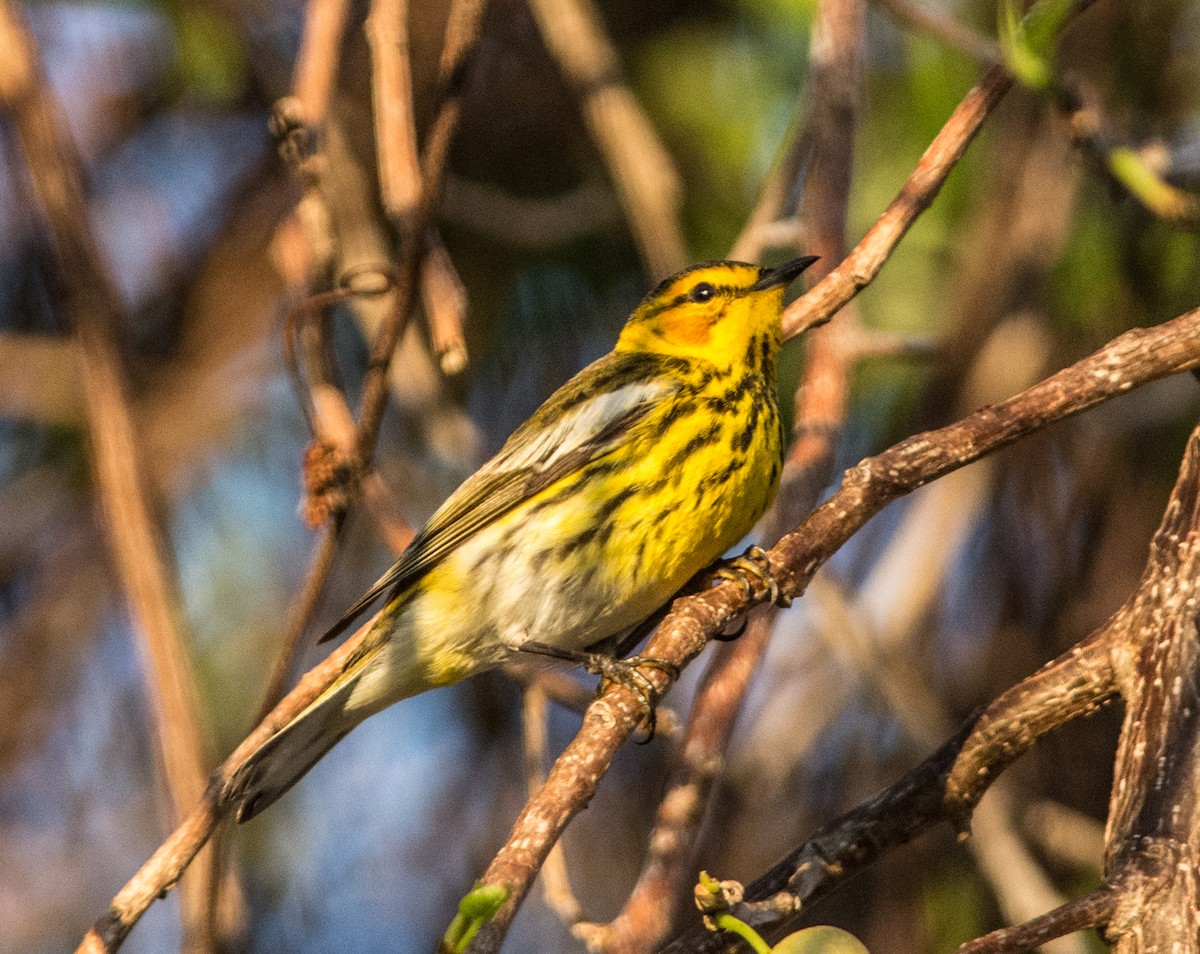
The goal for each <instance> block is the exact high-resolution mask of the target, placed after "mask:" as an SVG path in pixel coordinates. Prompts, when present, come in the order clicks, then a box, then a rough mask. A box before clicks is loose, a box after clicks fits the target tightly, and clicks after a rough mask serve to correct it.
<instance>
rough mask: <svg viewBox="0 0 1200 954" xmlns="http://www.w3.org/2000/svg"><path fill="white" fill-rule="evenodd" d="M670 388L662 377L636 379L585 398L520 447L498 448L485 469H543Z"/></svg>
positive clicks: (672, 386)
mask: <svg viewBox="0 0 1200 954" xmlns="http://www.w3.org/2000/svg"><path fill="white" fill-rule="evenodd" d="M672 390H675V387H674V385H673V384H671V383H669V382H666V381H661V380H659V381H638V382H632V383H630V384H626V385H624V386H623V387H620V388H617V390H615V391H610V392H608V393H607V394H601V395H598V396H597V397H593V398H589V399H588V400H586V401H583V402H582V403H580V404H579V406H578V407H575V408H573V409H572V410H571V411H569V412H568V413H567V414H565V415H564V416H563V419H562V420H561V421H559V422H558V423H557V424H555V425H554V426H553V427H549V428H547V429H546V430H545V431H543V432H542V433H541V434H539V435H538V436H537V437H536V438H535V439H534V440H532V441H530V442H529V443H528V444H526V445H524V446H523V447H517V448H513V450H512V451H511V452H510V453H505V452H504V451H503V450H502V451H501V452H500V454H499V455H497V457H496V458H495V459H494V460H493V461H492V465H493V466H492V467H488V468H487V469H488V470H490V471H492V472H493V473H495V472H500V471H508V470H537V471H541V470H546V469H548V468H549V467H551V466H553V465H554V463H555V462H556V461H558V460H560V459H561V458H563V457H565V456H566V455H567V454H570V453H572V452H573V451H576V450H578V449H579V448H580V447H582V446H583V445H584V444H586V443H587V442H588V441H591V440H594V439H595V437H596V435H597V434H600V433H602V432H603V431H604V428H605V427H607V426H608V425H609V424H611V423H612V422H614V421H617V420H620V418H621V417H623V416H624V415H625V414H627V413H628V412H629V411H631V410H633V409H634V408H636V407H638V406H639V405H642V404H645V403H646V402H647V401H653V400H655V399H657V398H659V397H662V396H663V395H665V394H666V393H667V392H669V391H672Z"/></svg>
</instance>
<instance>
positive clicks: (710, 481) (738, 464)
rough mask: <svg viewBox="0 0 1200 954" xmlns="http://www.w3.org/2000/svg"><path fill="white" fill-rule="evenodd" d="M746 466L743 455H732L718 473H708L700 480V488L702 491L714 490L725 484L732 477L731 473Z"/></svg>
mask: <svg viewBox="0 0 1200 954" xmlns="http://www.w3.org/2000/svg"><path fill="white" fill-rule="evenodd" d="M745 466H746V458H745V455H741V456H734V457H731V458H730V459H729V463H728V464H726V465H725V469H724V470H723V471H721V472H720V473H718V474H709V476H707V477H705V478H704V480H702V481H701V482H700V489H701V490H702V491H704V492H708V491H715V490H717V489H719V488H720V487H723V486H725V484H727V483H729V481H731V480H732V479H733V475H734V474H736V473H737V472H738V471H739V470H741V469H742V468H743V467H745Z"/></svg>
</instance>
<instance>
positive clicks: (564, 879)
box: [521, 682, 583, 924]
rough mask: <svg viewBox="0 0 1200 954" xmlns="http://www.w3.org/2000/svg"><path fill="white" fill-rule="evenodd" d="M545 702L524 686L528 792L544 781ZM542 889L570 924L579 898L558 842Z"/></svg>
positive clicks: (578, 913)
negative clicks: (573, 887)
mask: <svg viewBox="0 0 1200 954" xmlns="http://www.w3.org/2000/svg"><path fill="white" fill-rule="evenodd" d="M548 702H549V698H548V697H547V695H546V693H545V691H544V689H543V688H542V687H541V685H540V684H539V683H537V682H532V683H530V684H529V685H528V686H526V687H525V700H524V706H523V707H522V711H521V725H522V726H524V729H525V780H526V784H527V785H528V788H529V794H530V795H533V793H534V792H536V791H537V790H538V789H539V788H541V787H542V786H543V785H544V784H546V768H545V762H546V751H547V746H548V744H549V743H548V739H547V732H546V721H547V714H548V713H547V709H548V705H547V703H548ZM542 889H543V896H544V897H545V899H546V906H547V907H548V908H550V910H551V911H553V912H554V913H555V914H557V915H558V916H559V918H560V919H561V920H562V922H563V923H564V924H574V923H575V922H576V921H578V920H579V919H580V918H581V917H582V916H583V909H582V907H581V906H580V904H579V899H578V898H576V897H575V892H574V891H572V890H571V879H570V876H569V875H568V873H567V859H566V855H565V854H564V853H563V846H562V842H559V843H557V844H556V845H555V846H554V848H553V850H552V851H551V852H550V854H549V855H547V856H546V863H545V864H544V865H543V866H542Z"/></svg>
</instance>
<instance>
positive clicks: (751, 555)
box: [710, 545, 792, 609]
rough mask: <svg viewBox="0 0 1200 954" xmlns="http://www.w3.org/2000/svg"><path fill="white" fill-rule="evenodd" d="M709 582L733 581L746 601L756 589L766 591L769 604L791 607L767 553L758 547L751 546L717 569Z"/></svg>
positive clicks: (790, 600) (790, 602) (790, 599)
mask: <svg viewBox="0 0 1200 954" xmlns="http://www.w3.org/2000/svg"><path fill="white" fill-rule="evenodd" d="M710 580H711V581H714V582H715V581H716V580H733V581H734V582H735V583H738V584H740V585H741V587H742V589H743V590H745V592H746V599H752V598H753V597H754V595H755V593H756V591H757V588H758V587H760V586H761V587H762V588H763V589H765V590H766V591H767V595H768V596H770V597H771V602H772V603H774V604H775V605H776V606H779V607H783V608H785V609H786V608H787V607H789V606H791V605H792V598H791V597H790V596H787V595H786V594H785V593H784V592H783V590H782V589H781V588H780V586H779V581H778V580H777V579H775V574H774V573H773V572H772V570H771V560H770V557H768V556H767V551H766V550H764V549H763V548H762V547H760V546H757V545H755V546H752V547H750V548H749V549H748V550H747V551H746V552H745V553H743V554H742V555H741V556H739V557H734V558H733V559H732V560H730V561H729V562H728V563H725V564H724V565H722V566H719V567H717V568H716V569H715V570H713V572H712V576H711V577H710Z"/></svg>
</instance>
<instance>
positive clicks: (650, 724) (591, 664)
mask: <svg viewBox="0 0 1200 954" xmlns="http://www.w3.org/2000/svg"><path fill="white" fill-rule="evenodd" d="M520 650H521V652H526V653H535V654H536V655H539V656H549V657H551V658H552V659H561V660H563V661H565V662H571V663H575V664H576V665H578V666H582V667H583V668H584V669H586V670H587V671H588V672H590V673H592V674H593V675H596V676H599V677H600V684H599V685H598V686H597V687H596V695H598V696H599V695H602V694H603V693H604V690H605V689H607V688H608V686H609V684H610V683H614V682H615V683H617V684H618V685H621V686H624V687H625V688H626V689H628V690H629V691H630V692H632V693H633V694H634V695H635V696H636V697H637V700H638V711H639V713H640V714H641V721H642V722H643V724H644V725H645V727H646V738H645V739H644V740H643V744H645V743H646V742H649V741H650V740H651V739H653V738H654V730H655V728H656V727H657V724H658V714H657V705H658V689H657V688H656V687H655V685H654V683H653V682H651V681H650V680H649V679H647V678H646V676H645V675H644V674H643V673H642V672H641V670H642V669H658V670H661V671H662V672H665V673H666V674H667V675H668V676H670V677H671V681H672V682H674V681H675V680H677V679H678V678H679V667H678V666H676V665H675V664H674V663H673V662H671V661H670V660H667V659H659V658H657V657H655V656H629V657H627V658H625V659H615V658H614V657H612V656H606V655H605V654H604V653H588V652H580V651H578V650H574V649H564V648H562V647H561V646H551V645H549V644H547V643H539V642H535V641H533V640H530V641H527V642H524V643H522V644H521V646H520Z"/></svg>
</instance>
